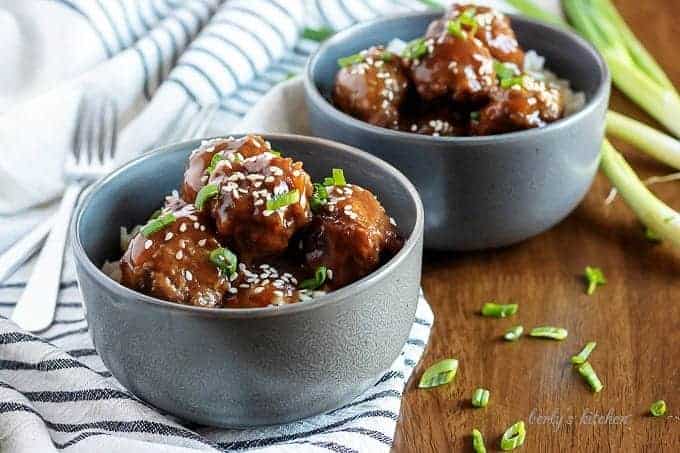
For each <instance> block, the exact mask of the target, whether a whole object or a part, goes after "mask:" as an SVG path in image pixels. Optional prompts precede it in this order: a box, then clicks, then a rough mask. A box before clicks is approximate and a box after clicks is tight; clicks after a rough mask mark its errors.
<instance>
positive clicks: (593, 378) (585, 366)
mask: <svg viewBox="0 0 680 453" xmlns="http://www.w3.org/2000/svg"><path fill="white" fill-rule="evenodd" d="M577 370H578V374H580V375H581V376H582V377H583V379H585V380H586V382H587V383H588V385H590V388H591V389H592V391H593V392H594V393H597V392H599V391H600V390H602V388H603V387H604V386H603V385H602V382H600V378H598V377H597V374H596V373H595V370H594V369H593V367H592V366H591V365H590V363H588V362H584V363H582V364H581V365H579V366H578V368H577Z"/></svg>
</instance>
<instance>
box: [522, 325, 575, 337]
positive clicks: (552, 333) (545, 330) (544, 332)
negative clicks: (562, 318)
mask: <svg viewBox="0 0 680 453" xmlns="http://www.w3.org/2000/svg"><path fill="white" fill-rule="evenodd" d="M567 335H569V332H567V329H563V328H562V327H552V326H541V327H534V328H533V329H531V332H529V336H530V337H537V338H550V339H553V340H564V339H565V338H567Z"/></svg>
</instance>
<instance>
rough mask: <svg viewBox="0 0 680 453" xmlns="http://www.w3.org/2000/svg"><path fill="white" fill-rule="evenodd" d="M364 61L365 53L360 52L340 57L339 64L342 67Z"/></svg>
mask: <svg viewBox="0 0 680 453" xmlns="http://www.w3.org/2000/svg"><path fill="white" fill-rule="evenodd" d="M362 61H364V55H362V54H360V53H355V54H354V55H350V56H347V57H342V58H338V65H339V66H340V67H341V68H346V67H347V66H351V65H353V64H357V63H361V62H362Z"/></svg>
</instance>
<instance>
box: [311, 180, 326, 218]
mask: <svg viewBox="0 0 680 453" xmlns="http://www.w3.org/2000/svg"><path fill="white" fill-rule="evenodd" d="M326 203H328V191H327V190H326V186H324V185H323V184H318V183H315V184H314V193H313V194H312V198H310V200H309V205H310V207H311V208H312V211H314V212H318V211H319V209H321V207H322V206H324V205H325V204H326Z"/></svg>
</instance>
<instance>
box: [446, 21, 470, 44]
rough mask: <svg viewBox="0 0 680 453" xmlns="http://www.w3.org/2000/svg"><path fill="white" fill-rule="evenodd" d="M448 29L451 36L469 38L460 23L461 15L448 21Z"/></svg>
mask: <svg viewBox="0 0 680 453" xmlns="http://www.w3.org/2000/svg"><path fill="white" fill-rule="evenodd" d="M446 30H447V31H448V32H449V34H450V35H451V36H454V37H456V38H460V39H467V34H466V33H465V32H464V31H463V28H462V27H461V23H460V17H459V18H457V19H455V20H449V21H447V22H446Z"/></svg>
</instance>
